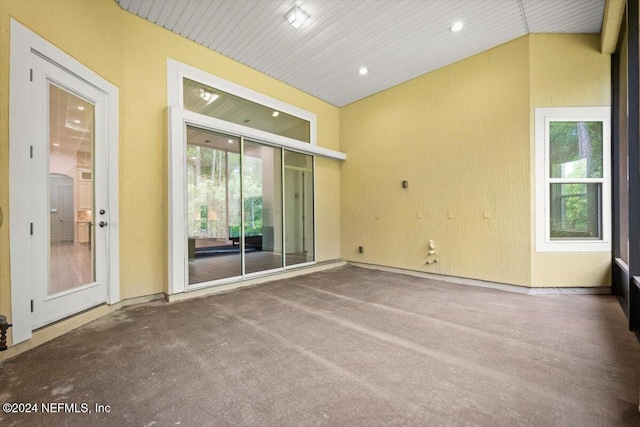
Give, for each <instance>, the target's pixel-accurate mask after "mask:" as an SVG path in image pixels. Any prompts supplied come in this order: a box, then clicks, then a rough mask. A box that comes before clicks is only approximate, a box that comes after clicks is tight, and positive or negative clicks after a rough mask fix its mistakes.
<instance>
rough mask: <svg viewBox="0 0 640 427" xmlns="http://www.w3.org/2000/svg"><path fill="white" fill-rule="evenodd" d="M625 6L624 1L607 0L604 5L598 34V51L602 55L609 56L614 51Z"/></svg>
mask: <svg viewBox="0 0 640 427" xmlns="http://www.w3.org/2000/svg"><path fill="white" fill-rule="evenodd" d="M625 4H626V1H625V0H607V2H606V3H605V6H604V17H603V18H602V32H601V33H600V51H601V52H602V53H604V54H609V55H610V54H612V53H614V52H615V51H616V45H617V44H618V34H619V33H620V25H621V24H622V17H623V16H624V8H625Z"/></svg>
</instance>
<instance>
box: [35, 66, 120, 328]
mask: <svg viewBox="0 0 640 427" xmlns="http://www.w3.org/2000/svg"><path fill="white" fill-rule="evenodd" d="M31 69H32V70H33V71H32V77H31V78H32V81H31V85H30V87H31V90H30V100H29V102H30V110H31V111H32V112H33V116H32V123H31V124H30V128H31V132H32V136H31V138H30V140H31V141H32V142H33V145H32V148H30V150H31V153H30V157H31V160H30V162H29V174H28V176H29V177H30V179H31V180H32V181H31V186H30V188H31V191H30V192H29V193H28V194H25V195H24V196H25V197H28V198H29V203H28V205H29V206H30V209H32V212H29V213H28V214H29V215H32V219H33V221H32V226H31V230H30V234H31V235H30V239H31V251H30V252H31V253H30V255H31V262H30V265H31V269H32V273H31V283H30V288H31V296H32V303H31V310H32V314H31V316H32V328H33V329H36V328H39V327H42V326H45V325H47V324H49V323H51V322H55V321H57V320H60V319H63V318H65V317H68V316H71V315H73V314H76V313H78V312H80V311H83V310H86V309H88V308H91V307H93V306H96V305H99V304H102V303H105V302H107V282H108V269H109V257H108V246H109V242H108V237H109V234H108V233H107V229H108V227H109V214H108V212H109V200H108V179H107V173H108V168H107V161H106V159H107V154H108V153H107V151H106V147H107V133H106V123H107V109H106V101H107V98H106V95H105V93H103V92H101V91H100V90H98V89H97V88H95V87H94V86H92V85H90V84H87V83H86V82H85V81H83V80H81V79H79V78H78V77H76V76H74V75H72V74H70V73H68V72H67V71H65V70H63V69H61V68H59V67H58V66H56V65H54V64H52V63H50V62H48V61H47V60H45V59H43V58H41V57H40V56H38V55H35V54H32V68H31ZM79 169H82V170H83V171H89V172H91V173H90V174H89V176H90V177H91V179H90V180H89V181H87V180H83V181H82V183H81V182H80V180H79V179H78V176H79V174H78V170H79ZM61 176H63V177H66V178H67V181H68V183H67V184H66V185H65V186H60V184H59V182H58V181H59V180H60V177H61ZM80 185H82V188H80ZM80 196H81V197H82V199H83V200H82V201H79V200H78V198H79V197H80ZM87 200H90V201H92V203H87ZM79 202H80V203H79ZM86 228H88V234H89V236H90V237H88V238H87V239H82V240H79V239H78V238H74V235H75V233H76V232H77V230H79V229H86ZM52 232H53V233H52ZM55 234H57V238H56V237H54V236H55Z"/></svg>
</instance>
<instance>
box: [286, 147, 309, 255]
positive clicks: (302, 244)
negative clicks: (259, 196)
mask: <svg viewBox="0 0 640 427" xmlns="http://www.w3.org/2000/svg"><path fill="white" fill-rule="evenodd" d="M284 194H285V201H284V205H285V227H286V228H285V247H286V252H287V253H286V257H285V259H286V265H288V266H289V265H295V264H304V263H307V262H311V261H314V260H315V253H314V247H315V244H314V241H315V227H314V222H315V221H314V212H313V156H309V155H307V154H302V153H295V152H292V151H286V150H285V153H284Z"/></svg>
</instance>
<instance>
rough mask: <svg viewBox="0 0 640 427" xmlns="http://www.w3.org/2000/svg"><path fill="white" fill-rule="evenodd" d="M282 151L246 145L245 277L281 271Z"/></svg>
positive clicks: (243, 172)
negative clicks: (259, 272) (261, 272)
mask: <svg viewBox="0 0 640 427" xmlns="http://www.w3.org/2000/svg"><path fill="white" fill-rule="evenodd" d="M281 163H282V157H281V149H280V148H274V147H269V146H266V145H262V144H258V143H255V142H250V141H245V143H244V163H243V169H242V185H243V191H244V251H245V273H246V274H250V273H256V272H258V271H265V270H273V269H276V268H282V167H281Z"/></svg>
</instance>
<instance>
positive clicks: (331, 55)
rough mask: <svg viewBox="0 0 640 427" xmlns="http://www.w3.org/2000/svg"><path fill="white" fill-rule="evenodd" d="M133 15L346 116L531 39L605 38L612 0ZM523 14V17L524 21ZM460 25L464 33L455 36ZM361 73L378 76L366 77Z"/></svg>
mask: <svg viewBox="0 0 640 427" xmlns="http://www.w3.org/2000/svg"><path fill="white" fill-rule="evenodd" d="M116 1H117V2H118V4H120V5H121V6H122V7H123V8H124V9H126V10H129V11H130V12H132V13H136V14H138V15H139V16H140V17H142V18H145V19H148V20H150V21H152V22H155V23H157V24H158V25H161V26H163V27H165V28H167V29H169V30H171V31H174V32H176V33H178V34H180V35H183V36H185V37H188V38H190V39H191V40H194V41H196V42H197V43H200V44H202V45H204V46H206V47H208V48H210V49H212V50H215V51H217V52H219V53H221V54H223V55H225V56H227V57H229V58H231V59H234V60H236V61H238V62H241V63H243V64H245V65H247V66H249V67H251V68H253V69H256V70H258V71H261V72H263V73H265V74H267V75H269V76H272V77H274V78H276V79H278V80H280V81H283V82H284V83H287V84H289V85H291V86H294V87H296V88H298V89H300V90H302V91H305V92H307V93H309V94H311V95H314V96H316V97H318V98H320V99H323V100H325V101H327V102H330V103H331V104H333V105H336V106H343V105H346V104H349V103H351V102H354V101H356V100H358V99H362V98H364V97H366V96H369V95H371V94H374V93H376V92H379V91H381V90H384V89H387V88H389V87H391V86H394V85H397V84H399V83H402V82H405V81H407V80H410V79H412V78H415V77H417V76H420V75H422V74H425V73H427V72H430V71H433V70H436V69H438V68H441V67H443V66H446V65H448V64H451V63H453V62H456V61H459V60H461V59H464V58H467V57H469V56H472V55H475V54H477V53H480V52H483V51H485V50H487V49H491V48H493V47H495V46H498V45H500V44H503V43H505V42H508V41H510V40H513V39H515V38H518V37H521V36H523V35H525V34H527V31H529V32H559V33H599V32H600V27H601V25H602V16H603V13H604V3H605V0H553V1H551V0H447V1H444V0H403V1H399V0H340V1H337V0H306V1H305V0H297V1H296V2H295V4H298V5H299V6H300V7H301V8H302V9H303V10H304V11H305V12H307V13H308V14H309V15H310V17H309V19H308V20H307V22H305V24H304V25H303V26H302V27H301V28H300V29H295V28H293V27H292V26H291V25H289V23H288V22H287V20H286V18H285V15H286V14H287V12H288V11H289V10H291V8H292V7H293V5H294V1H291V0H288V1H278V0H274V1H266V0H116ZM523 13H524V17H523ZM456 20H461V21H463V22H464V23H465V27H464V29H463V30H462V31H460V32H459V33H451V32H450V31H449V27H450V26H451V24H452V23H453V22H454V21H456ZM361 66H366V67H368V68H369V74H368V75H366V76H360V75H359V74H358V69H359V68H360V67H361Z"/></svg>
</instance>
